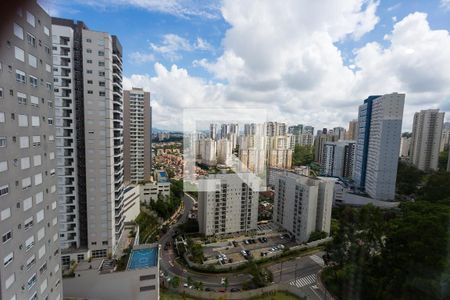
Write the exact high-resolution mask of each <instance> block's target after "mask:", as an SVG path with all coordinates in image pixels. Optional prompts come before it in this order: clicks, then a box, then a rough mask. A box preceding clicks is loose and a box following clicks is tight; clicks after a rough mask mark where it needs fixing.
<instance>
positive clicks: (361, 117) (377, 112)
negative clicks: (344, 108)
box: [353, 93, 405, 200]
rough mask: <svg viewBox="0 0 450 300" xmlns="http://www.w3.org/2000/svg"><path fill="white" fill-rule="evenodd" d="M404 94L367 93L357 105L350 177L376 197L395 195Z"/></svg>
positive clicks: (363, 189) (379, 198)
mask: <svg viewBox="0 0 450 300" xmlns="http://www.w3.org/2000/svg"><path fill="white" fill-rule="evenodd" d="M404 104H405V95H404V94H398V93H393V94H386V95H383V96H370V97H369V98H367V99H366V100H364V104H362V105H360V106H359V114H358V139H357V141H356V149H355V165H354V169H353V180H354V181H355V184H356V186H357V187H358V188H359V189H360V190H361V191H365V192H366V193H367V194H368V195H369V196H370V197H372V198H374V199H377V200H393V199H394V198H395V182H396V180H397V167H398V153H399V152H400V137H401V128H402V119H403V107H404Z"/></svg>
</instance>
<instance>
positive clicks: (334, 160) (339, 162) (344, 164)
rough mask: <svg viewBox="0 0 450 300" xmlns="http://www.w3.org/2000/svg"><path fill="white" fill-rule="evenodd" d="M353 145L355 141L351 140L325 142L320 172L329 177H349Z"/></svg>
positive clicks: (351, 166) (351, 167)
mask: <svg viewBox="0 0 450 300" xmlns="http://www.w3.org/2000/svg"><path fill="white" fill-rule="evenodd" d="M354 147H355V143H354V142H353V141H338V142H327V143H325V144H324V147H323V153H322V163H321V166H320V174H321V175H322V176H330V177H349V176H350V177H351V172H352V169H353V159H354Z"/></svg>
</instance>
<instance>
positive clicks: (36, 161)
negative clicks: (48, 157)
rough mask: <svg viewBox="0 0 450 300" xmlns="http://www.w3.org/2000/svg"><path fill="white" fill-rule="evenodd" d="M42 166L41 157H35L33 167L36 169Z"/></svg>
mask: <svg viewBox="0 0 450 300" xmlns="http://www.w3.org/2000/svg"><path fill="white" fill-rule="evenodd" d="M41 164H42V159H41V155H35V156H33V165H34V166H35V167H37V166H40V165H41Z"/></svg>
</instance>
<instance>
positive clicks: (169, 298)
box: [160, 289, 301, 300]
mask: <svg viewBox="0 0 450 300" xmlns="http://www.w3.org/2000/svg"><path fill="white" fill-rule="evenodd" d="M160 296H161V300H197V299H195V298H191V297H188V296H183V295H180V294H176V293H174V292H171V291H168V290H165V289H164V290H163V289H161V290H160ZM300 299H301V298H298V297H296V296H294V295H291V294H288V293H284V292H278V293H276V294H275V295H271V296H260V297H255V298H251V299H250V300H300Z"/></svg>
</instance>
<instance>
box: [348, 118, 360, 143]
mask: <svg viewBox="0 0 450 300" xmlns="http://www.w3.org/2000/svg"><path fill="white" fill-rule="evenodd" d="M357 136H358V120H351V121H350V122H348V130H347V132H346V134H345V139H347V140H350V141H354V140H356V137H357Z"/></svg>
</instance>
